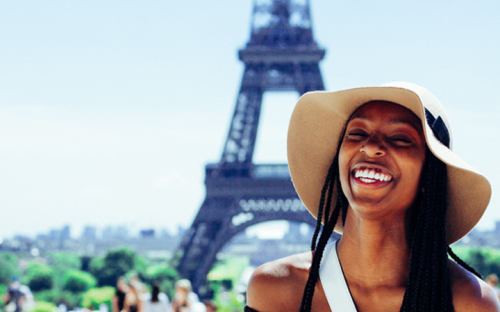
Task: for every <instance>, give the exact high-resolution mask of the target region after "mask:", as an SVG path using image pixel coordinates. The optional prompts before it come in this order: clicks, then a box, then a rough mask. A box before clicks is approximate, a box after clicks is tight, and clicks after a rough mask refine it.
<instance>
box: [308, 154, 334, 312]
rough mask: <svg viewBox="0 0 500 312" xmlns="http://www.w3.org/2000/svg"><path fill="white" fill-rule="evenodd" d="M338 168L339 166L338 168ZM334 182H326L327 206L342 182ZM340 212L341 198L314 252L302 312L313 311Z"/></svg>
mask: <svg viewBox="0 0 500 312" xmlns="http://www.w3.org/2000/svg"><path fill="white" fill-rule="evenodd" d="M334 163H335V164H336V163H337V161H336V160H335V162H334ZM337 168H338V166H337ZM335 177H337V175H334V176H332V177H331V178H332V180H333V179H334V178H335ZM332 180H330V181H325V184H327V183H328V184H329V191H328V198H327V204H330V203H331V200H332V197H333V188H334V185H335V184H337V185H340V181H338V179H337V181H336V183H335V182H334V181H332ZM340 210H341V199H340V196H337V202H336V205H335V208H334V210H333V212H332V216H331V218H329V220H328V222H327V223H325V226H324V228H323V231H322V232H321V236H320V238H319V242H318V246H317V249H316V251H315V252H314V256H313V260H312V264H311V269H310V272H309V277H308V279H307V283H306V286H305V288H304V294H303V296H302V303H301V306H300V311H307V312H309V311H311V306H312V299H313V297H314V290H315V286H316V283H317V281H318V277H319V266H320V263H321V259H322V257H323V252H324V249H325V246H326V244H327V243H328V240H329V238H330V236H331V235H332V233H333V230H334V228H335V225H336V223H337V220H338V217H339V214H340Z"/></svg>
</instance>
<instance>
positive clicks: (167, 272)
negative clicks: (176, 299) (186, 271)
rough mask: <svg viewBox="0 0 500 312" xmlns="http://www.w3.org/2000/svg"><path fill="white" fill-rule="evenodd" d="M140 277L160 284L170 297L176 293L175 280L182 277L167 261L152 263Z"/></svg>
mask: <svg viewBox="0 0 500 312" xmlns="http://www.w3.org/2000/svg"><path fill="white" fill-rule="evenodd" d="M140 278H141V279H142V280H143V281H144V283H146V284H149V285H153V284H158V285H159V286H160V288H161V290H162V291H163V292H164V293H166V294H167V295H168V296H169V297H170V298H172V296H173V295H174V289H175V282H176V281H177V280H179V279H180V277H179V275H178V274H177V271H176V270H175V269H174V268H172V267H170V266H169V265H168V263H166V262H165V263H159V264H155V265H150V266H149V267H148V268H147V269H146V270H145V272H141V274H140Z"/></svg>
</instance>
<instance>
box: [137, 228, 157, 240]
mask: <svg viewBox="0 0 500 312" xmlns="http://www.w3.org/2000/svg"><path fill="white" fill-rule="evenodd" d="M139 236H140V237H141V238H153V237H155V230H154V229H147V230H141V231H140V232H139Z"/></svg>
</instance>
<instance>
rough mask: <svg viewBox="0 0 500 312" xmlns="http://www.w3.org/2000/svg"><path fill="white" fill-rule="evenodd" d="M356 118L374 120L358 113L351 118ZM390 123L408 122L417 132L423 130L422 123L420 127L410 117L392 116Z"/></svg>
mask: <svg viewBox="0 0 500 312" xmlns="http://www.w3.org/2000/svg"><path fill="white" fill-rule="evenodd" d="M354 119H363V120H372V119H371V118H370V117H369V116H367V115H357V116H354V117H353V118H351V120H354ZM389 123H391V124H395V123H403V124H407V125H410V126H412V127H413V128H414V129H415V130H417V132H419V131H421V129H422V128H421V127H422V126H421V125H420V124H419V125H420V127H418V126H417V125H415V123H414V122H411V121H410V120H408V119H405V118H391V119H390V120H389Z"/></svg>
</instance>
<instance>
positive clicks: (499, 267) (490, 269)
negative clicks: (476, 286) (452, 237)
mask: <svg viewBox="0 0 500 312" xmlns="http://www.w3.org/2000/svg"><path fill="white" fill-rule="evenodd" d="M452 248H453V251H454V252H455V253H456V254H457V256H459V257H460V258H461V259H462V260H464V261H465V262H467V263H468V264H469V265H470V266H472V267H473V268H474V269H475V270H476V271H478V272H479V274H481V275H482V276H483V277H486V276H488V275H489V274H492V273H495V274H496V275H498V276H500V250H498V249H493V248H470V247H463V246H461V247H452Z"/></svg>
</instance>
